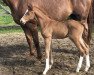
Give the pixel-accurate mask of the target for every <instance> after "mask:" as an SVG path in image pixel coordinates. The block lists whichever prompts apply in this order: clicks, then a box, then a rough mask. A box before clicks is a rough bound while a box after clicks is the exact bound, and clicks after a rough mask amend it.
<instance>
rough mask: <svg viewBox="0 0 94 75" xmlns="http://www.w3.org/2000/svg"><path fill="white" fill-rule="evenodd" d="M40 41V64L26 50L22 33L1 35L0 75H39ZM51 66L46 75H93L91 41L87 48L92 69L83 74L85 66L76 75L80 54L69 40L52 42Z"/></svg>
mask: <svg viewBox="0 0 94 75" xmlns="http://www.w3.org/2000/svg"><path fill="white" fill-rule="evenodd" d="M39 37H40V46H41V50H42V53H43V58H42V60H41V62H40V61H38V60H37V59H36V54H35V55H34V56H33V57H30V56H29V48H28V45H27V42H26V39H25V36H24V34H23V33H10V34H9V33H8V34H0V75H42V72H43V70H44V67H45V58H44V57H45V53H44V41H43V38H42V37H41V35H40V33H39ZM52 49H53V57H54V64H53V66H52V68H51V70H49V71H48V73H47V75H94V39H92V43H91V48H90V58H91V59H90V60H91V68H90V70H89V72H88V73H85V72H84V68H85V62H83V67H82V69H81V71H80V73H79V74H76V73H75V70H76V66H77V63H78V60H79V52H78V49H77V48H76V47H75V45H74V44H73V43H72V42H71V41H70V40H69V39H68V38H66V39H63V40H53V45H52Z"/></svg>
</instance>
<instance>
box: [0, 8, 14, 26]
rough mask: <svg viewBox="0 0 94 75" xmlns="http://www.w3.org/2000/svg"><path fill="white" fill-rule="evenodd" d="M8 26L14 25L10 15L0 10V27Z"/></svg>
mask: <svg viewBox="0 0 94 75" xmlns="http://www.w3.org/2000/svg"><path fill="white" fill-rule="evenodd" d="M2 25H3V26H10V25H15V22H14V21H13V18H12V16H11V15H9V14H6V13H5V11H4V10H3V9H0V26H2Z"/></svg>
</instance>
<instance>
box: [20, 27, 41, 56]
mask: <svg viewBox="0 0 94 75" xmlns="http://www.w3.org/2000/svg"><path fill="white" fill-rule="evenodd" d="M21 27H22V29H23V31H24V33H25V36H26V39H27V42H28V45H29V48H30V55H34V51H35V50H34V48H33V45H32V34H31V31H30V29H29V27H27V26H26V25H25V26H23V25H22V26H21ZM36 31H37V30H36ZM35 37H36V38H38V35H36V36H35ZM36 43H37V42H36ZM37 50H39V51H40V48H38V49H37Z"/></svg>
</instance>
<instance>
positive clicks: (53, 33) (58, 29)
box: [21, 8, 90, 75]
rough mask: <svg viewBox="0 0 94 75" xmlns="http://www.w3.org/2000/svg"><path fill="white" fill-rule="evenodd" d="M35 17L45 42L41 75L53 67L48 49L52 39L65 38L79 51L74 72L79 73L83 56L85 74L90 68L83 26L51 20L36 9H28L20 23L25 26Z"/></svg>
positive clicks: (73, 21) (73, 22)
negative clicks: (84, 59)
mask: <svg viewBox="0 0 94 75" xmlns="http://www.w3.org/2000/svg"><path fill="white" fill-rule="evenodd" d="M35 15H36V17H37V19H38V22H39V23H40V24H39V25H40V27H41V34H42V36H43V38H44V41H45V53H46V66H45V70H44V72H43V74H44V75H46V73H47V71H48V70H49V69H50V68H51V66H52V65H53V57H52V50H51V49H50V47H51V41H52V38H57V39H63V38H66V37H69V38H70V39H71V40H72V41H73V42H74V44H75V45H76V46H77V48H78V49H79V51H80V59H79V62H78V66H77V69H76V72H79V70H80V68H81V66H82V62H83V57H84V56H85V57H86V68H85V71H86V72H87V71H88V69H89V67H90V60H89V45H88V44H87V43H86V42H85V41H86V40H85V39H84V38H83V37H84V36H83V34H84V26H83V25H82V24H81V23H80V22H78V21H75V20H66V21H65V22H59V21H55V20H52V19H50V18H49V17H48V16H46V15H45V14H44V13H42V12H41V11H40V10H39V9H37V8H33V10H30V9H28V10H27V11H26V13H25V14H24V16H23V17H22V18H21V22H23V23H24V24H25V23H26V22H28V21H30V20H32V21H33V19H34V17H35ZM82 36H83V37H82Z"/></svg>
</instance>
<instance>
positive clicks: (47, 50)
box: [43, 37, 51, 75]
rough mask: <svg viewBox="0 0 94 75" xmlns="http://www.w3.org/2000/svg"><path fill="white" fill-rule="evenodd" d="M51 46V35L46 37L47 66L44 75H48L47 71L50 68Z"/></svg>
mask: <svg viewBox="0 0 94 75" xmlns="http://www.w3.org/2000/svg"><path fill="white" fill-rule="evenodd" d="M50 46H51V37H47V38H45V53H46V66H45V70H44V71H43V75H46V73H47V71H48V70H49V68H50Z"/></svg>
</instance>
